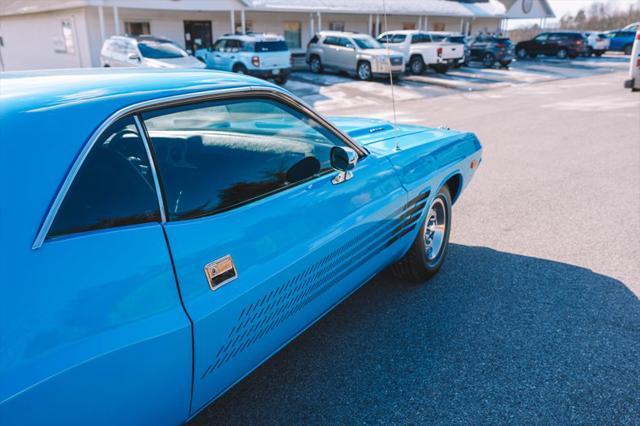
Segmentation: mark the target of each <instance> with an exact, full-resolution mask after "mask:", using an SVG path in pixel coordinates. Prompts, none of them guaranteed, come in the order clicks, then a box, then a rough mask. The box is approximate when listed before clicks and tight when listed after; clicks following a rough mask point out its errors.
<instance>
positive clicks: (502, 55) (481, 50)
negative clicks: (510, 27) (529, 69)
mask: <svg viewBox="0 0 640 426" xmlns="http://www.w3.org/2000/svg"><path fill="white" fill-rule="evenodd" d="M470 50H471V54H470V56H471V57H470V60H472V61H480V62H482V65H484V66H485V67H487V68H491V67H493V66H494V65H495V64H496V63H499V64H500V66H502V67H508V66H509V64H511V61H513V57H514V47H513V43H512V42H511V39H510V38H509V37H503V36H498V35H479V36H477V37H475V38H473V40H472V41H471V49H470Z"/></svg>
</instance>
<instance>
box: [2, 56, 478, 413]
mask: <svg viewBox="0 0 640 426" xmlns="http://www.w3.org/2000/svg"><path fill="white" fill-rule="evenodd" d="M25 88H29V90H30V91H31V92H30V93H31V94H30V95H29V96H25ZM34 89H37V90H36V91H34ZM84 93H90V94H91V96H77V95H78V94H84ZM0 102H2V112H1V117H2V132H3V133H2V135H3V144H2V153H3V155H2V156H0V180H1V181H2V182H5V183H6V182H11V184H10V185H9V184H3V185H2V186H0V197H1V198H2V199H3V200H10V204H11V206H16V208H7V209H3V210H2V214H1V215H0V231H1V232H2V238H0V253H2V262H0V277H1V278H2V279H1V280H0V292H1V294H2V297H0V312H2V317H1V318H2V321H3V322H2V327H0V341H2V342H3V347H2V350H1V351H0V378H1V381H0V384H1V386H0V419H2V424H3V425H14V424H55V425H71V424H91V425H97V424H108V425H114V424H115V425H119V424H183V423H184V422H185V421H186V420H187V419H189V418H191V417H193V416H194V415H195V414H197V413H198V412H199V411H200V410H202V409H203V408H204V407H206V406H207V405H209V404H210V403H211V402H212V401H213V400H214V399H215V398H217V397H218V396H220V395H221V394H222V393H224V392H225V391H226V390H227V389H229V388H230V387H232V386H233V385H234V383H236V382H238V381H239V380H240V379H241V378H242V377H244V376H245V375H246V374H248V373H249V372H251V371H252V370H253V369H255V368H256V367H258V366H259V365H260V364H261V363H262V362H264V361H265V360H267V359H268V358H269V357H271V356H272V355H273V354H275V353H277V352H278V351H279V350H280V349H281V348H282V347H283V346H285V345H286V343H287V342H289V341H290V340H291V339H293V338H294V337H296V336H297V335H299V334H300V333H302V332H303V331H304V330H305V329H306V328H308V327H310V326H311V325H312V324H313V323H314V322H315V321H317V320H318V319H319V318H320V317H322V316H323V315H324V314H325V313H326V312H327V311H328V310H330V309H331V308H332V307H334V306H335V305H336V304H338V303H339V302H340V301H341V300H343V299H344V298H345V297H346V296H347V295H349V294H350V293H352V292H353V291H355V290H356V289H358V288H359V287H360V286H361V285H363V284H364V283H365V282H366V281H368V280H369V279H370V278H371V277H372V276H374V275H375V274H377V273H378V272H380V271H382V270H384V269H386V268H388V267H390V266H391V267H392V269H393V270H394V271H395V273H397V274H399V275H400V276H402V277H404V278H405V279H409V280H413V281H417V282H424V280H427V279H429V278H430V277H432V276H433V275H434V274H436V273H437V272H438V270H439V269H440V267H441V266H442V264H443V262H444V259H445V257H446V254H447V250H448V239H449V232H450V229H451V224H452V206H453V204H454V203H455V202H456V200H457V199H459V197H460V194H461V193H462V192H463V190H464V189H465V188H466V187H467V185H468V184H469V182H470V181H471V179H472V177H473V176H474V173H475V171H476V170H477V167H478V165H479V163H480V161H481V156H482V149H481V146H480V143H479V141H478V139H477V138H476V137H475V136H474V135H473V134H471V133H467V132H458V131H454V130H447V129H443V128H428V127H420V126H416V125H397V126H394V125H392V124H390V123H388V122H385V121H382V120H372V119H356V118H353V119H345V118H342V119H335V120H333V121H329V120H327V119H325V118H324V117H322V116H321V115H319V114H318V113H316V112H315V111H313V110H311V109H310V108H309V107H308V106H307V105H306V104H305V103H303V102H302V101H300V100H299V99H297V98H296V97H294V96H293V95H291V94H290V93H288V92H287V91H285V90H284V89H281V88H280V87H278V86H276V85H273V84H270V83H268V82H257V81H256V80H255V79H253V78H249V77H247V76H241V75H234V74H229V73H218V72H215V71H205V70H203V71H185V70H162V71H161V70H150V69H135V70H133V69H132V70H128V71H124V72H119V73H113V72H109V71H107V70H104V69H95V70H59V71H51V70H48V71H34V72H26V73H25V72H23V73H5V74H3V76H2V91H1V92H0ZM43 126H45V127H46V137H43ZM5 142H6V143H5ZM397 146H399V147H400V149H396V148H397ZM26 158H29V161H28V162H25V161H20V159H26ZM4 205H5V206H6V205H7V203H5V204H4ZM17 206H19V208H17Z"/></svg>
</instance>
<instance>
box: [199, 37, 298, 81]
mask: <svg viewBox="0 0 640 426" xmlns="http://www.w3.org/2000/svg"><path fill="white" fill-rule="evenodd" d="M196 57H197V58H199V59H200V60H201V61H203V62H204V63H205V64H207V68H210V69H214V70H220V71H232V72H237V73H239V74H249V75H252V76H254V77H260V78H264V79H273V80H274V81H275V82H276V83H278V84H284V83H286V82H287V80H288V79H289V74H291V52H290V51H289V47H288V46H287V43H286V42H285V41H284V39H283V38H282V37H281V36H277V35H273V34H261V33H250V34H246V35H236V34H233V35H225V36H223V37H220V38H219V39H218V40H217V41H216V42H215V44H214V45H213V47H212V48H209V49H198V50H197V51H196Z"/></svg>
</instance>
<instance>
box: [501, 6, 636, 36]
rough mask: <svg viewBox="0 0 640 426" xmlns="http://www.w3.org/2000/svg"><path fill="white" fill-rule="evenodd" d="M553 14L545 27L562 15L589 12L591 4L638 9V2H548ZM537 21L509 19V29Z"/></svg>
mask: <svg viewBox="0 0 640 426" xmlns="http://www.w3.org/2000/svg"><path fill="white" fill-rule="evenodd" d="M548 1H549V4H550V5H551V8H552V9H553V12H554V13H555V14H556V17H557V18H556V19H549V20H547V24H546V25H547V26H553V24H554V23H555V22H557V21H558V20H559V19H560V18H561V17H562V16H563V15H565V14H567V13H570V14H572V15H575V13H576V12H577V11H578V10H580V9H585V10H587V11H588V10H589V6H590V5H591V4H592V3H605V4H608V5H609V7H611V8H613V9H626V8H628V7H629V6H630V5H636V6H637V7H640V0H548ZM538 22H539V20H538V19H510V20H509V29H512V28H518V27H526V26H529V25H533V24H536V23H538Z"/></svg>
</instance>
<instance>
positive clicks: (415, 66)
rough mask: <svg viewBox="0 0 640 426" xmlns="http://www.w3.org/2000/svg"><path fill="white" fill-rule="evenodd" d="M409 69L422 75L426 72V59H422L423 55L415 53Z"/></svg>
mask: <svg viewBox="0 0 640 426" xmlns="http://www.w3.org/2000/svg"><path fill="white" fill-rule="evenodd" d="M409 70H410V71H411V74H414V75H420V74H422V73H423V72H424V60H422V56H420V55H413V56H412V57H411V59H409Z"/></svg>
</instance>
